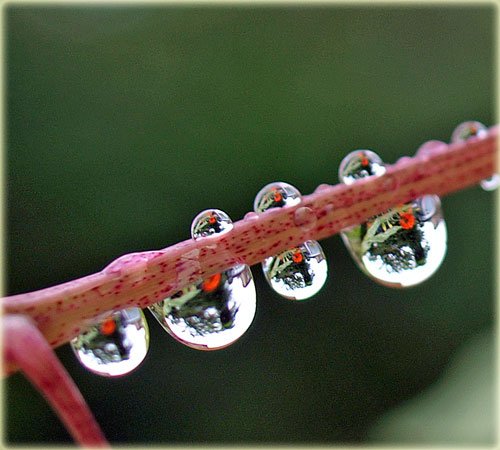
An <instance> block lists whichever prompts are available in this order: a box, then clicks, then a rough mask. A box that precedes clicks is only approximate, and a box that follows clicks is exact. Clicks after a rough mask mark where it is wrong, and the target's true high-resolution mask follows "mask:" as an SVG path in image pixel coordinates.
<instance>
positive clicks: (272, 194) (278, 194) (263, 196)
mask: <svg viewBox="0 0 500 450" xmlns="http://www.w3.org/2000/svg"><path fill="white" fill-rule="evenodd" d="M300 200H301V195H300V192H299V190H298V189H297V188H296V187H294V186H292V185H291V184H288V183H283V182H280V181H278V182H275V183H269V184H267V185H266V186H264V187H263V188H262V189H261V190H260V191H259V192H258V193H257V195H256V197H255V200H254V203H253V209H254V211H255V212H258V213H261V212H264V211H267V210H268V209H270V208H281V207H283V206H294V205H298V204H299V203H300Z"/></svg>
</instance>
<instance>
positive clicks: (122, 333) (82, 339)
mask: <svg viewBox="0 0 500 450" xmlns="http://www.w3.org/2000/svg"><path fill="white" fill-rule="evenodd" d="M70 344H71V348H72V349H73V351H74V353H75V355H76V357H77V358H78V360H79V361H80V362H81V364H82V365H83V366H84V367H86V368H87V369H88V370H90V371H91V372H93V373H95V374H97V375H102V376H105V377H115V376H120V375H125V374H127V373H129V372H131V371H132V370H134V369H135V368H136V367H138V366H139V364H141V362H142V361H143V360H144V358H145V357H146V354H147V352H148V347H149V329H148V324H147V322H146V318H145V317H144V314H143V312H142V310H141V309H140V308H129V309H124V310H120V311H116V312H114V313H112V314H110V315H109V316H107V317H105V318H104V319H102V320H101V321H99V322H98V323H96V324H95V325H93V326H91V327H90V328H89V329H88V330H87V331H86V332H85V333H82V334H80V335H79V336H77V337H76V338H74V339H72V340H71V342H70Z"/></svg>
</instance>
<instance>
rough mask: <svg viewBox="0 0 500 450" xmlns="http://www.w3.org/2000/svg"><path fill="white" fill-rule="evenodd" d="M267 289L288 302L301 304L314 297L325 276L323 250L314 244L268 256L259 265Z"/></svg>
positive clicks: (326, 271)
mask: <svg viewBox="0 0 500 450" xmlns="http://www.w3.org/2000/svg"><path fill="white" fill-rule="evenodd" d="M262 270H263V272H264V276H265V278H266V280H267V281H268V283H269V285H270V286H271V287H272V288H273V289H274V291H276V292H277V293H278V294H280V295H282V296H283V297H285V298H287V299H289V300H305V299H306V298H309V297H312V296H313V295H315V294H317V293H318V292H319V290H320V289H321V288H322V287H323V285H324V284H325V281H326V278H327V275H328V266H327V263H326V258H325V254H324V253H323V249H322V248H321V246H320V245H319V243H318V242H316V241H306V242H304V243H303V244H301V245H299V246H298V247H294V248H291V249H289V250H286V251H284V252H282V253H280V254H279V255H276V256H271V257H270V258H267V259H265V260H264V262H263V263H262Z"/></svg>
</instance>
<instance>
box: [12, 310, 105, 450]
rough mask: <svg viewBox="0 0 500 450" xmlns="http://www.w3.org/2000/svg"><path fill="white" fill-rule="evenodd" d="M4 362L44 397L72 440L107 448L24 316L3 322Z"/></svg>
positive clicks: (81, 401)
mask: <svg viewBox="0 0 500 450" xmlns="http://www.w3.org/2000/svg"><path fill="white" fill-rule="evenodd" d="M2 328H3V332H4V334H5V336H8V339H7V340H5V339H4V348H3V351H4V360H5V362H7V363H10V364H16V365H17V366H18V367H19V368H20V369H21V370H22V371H23V372H24V374H25V375H26V377H27V378H28V379H29V380H30V381H31V382H32V383H33V385H34V386H35V387H36V388H37V389H38V390H39V391H40V392H41V393H42V394H43V395H44V396H45V398H46V399H47V400H48V401H49V403H50V404H51V406H52V407H53V409H54V411H56V413H57V414H58V415H59V417H60V418H61V420H62V422H63V423H64V424H65V426H66V428H67V429H68V431H69V433H70V434H71V435H72V436H73V439H74V440H75V441H76V442H78V443H79V444H80V445H82V446H89V447H100V448H102V447H109V445H108V443H107V441H106V438H105V437H104V435H103V434H102V431H101V429H100V428H99V425H98V424H97V422H96V421H95V419H94V416H93V414H92V412H91V411H90V409H89V407H88V405H87V403H86V402H85V400H84V398H83V396H82V394H81V393H80V391H79V390H78V388H77V387H76V385H75V383H74V382H73V380H72V379H71V377H70V376H69V374H68V372H67V371H66V369H65V368H64V367H63V365H62V364H61V363H60V362H59V360H58V359H57V356H56V354H55V353H54V350H52V349H51V348H50V346H49V345H48V344H47V341H46V340H45V339H44V337H43V335H42V334H41V333H40V331H39V330H38V328H37V327H36V326H35V324H34V323H33V321H31V320H30V319H29V318H27V317H26V316H20V315H14V314H12V315H8V316H6V317H4V318H3V320H2Z"/></svg>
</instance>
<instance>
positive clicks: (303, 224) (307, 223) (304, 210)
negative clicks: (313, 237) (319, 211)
mask: <svg viewBox="0 0 500 450" xmlns="http://www.w3.org/2000/svg"><path fill="white" fill-rule="evenodd" d="M293 221H294V223H295V225H297V226H298V227H300V228H301V229H302V231H310V230H312V229H313V228H314V226H315V225H316V222H317V219H316V214H314V211H313V210H312V209H311V208H308V207H306V206H302V207H300V208H297V210H296V211H295V214H294V215H293Z"/></svg>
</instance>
